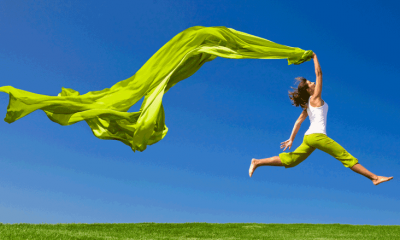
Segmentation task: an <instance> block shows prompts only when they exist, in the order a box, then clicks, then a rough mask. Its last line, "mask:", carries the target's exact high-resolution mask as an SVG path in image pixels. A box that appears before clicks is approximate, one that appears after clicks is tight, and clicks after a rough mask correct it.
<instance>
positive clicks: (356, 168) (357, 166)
mask: <svg viewBox="0 0 400 240" xmlns="http://www.w3.org/2000/svg"><path fill="white" fill-rule="evenodd" d="M350 169H351V170H353V171H354V172H356V173H359V174H361V175H364V176H365V177H367V178H369V179H371V180H372V183H373V184H375V185H378V184H379V183H382V182H386V181H389V180H392V179H393V177H383V176H377V175H375V174H373V173H372V172H370V171H368V170H367V169H366V168H365V167H363V166H362V165H361V164H359V163H356V164H355V165H354V166H353V167H351V168H350Z"/></svg>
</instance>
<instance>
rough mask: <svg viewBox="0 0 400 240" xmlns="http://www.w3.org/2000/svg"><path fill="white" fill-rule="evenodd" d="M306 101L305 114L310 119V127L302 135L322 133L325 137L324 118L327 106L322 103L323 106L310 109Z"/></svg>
mask: <svg viewBox="0 0 400 240" xmlns="http://www.w3.org/2000/svg"><path fill="white" fill-rule="evenodd" d="M310 99H311V97H310V98H309V99H308V104H307V113H308V116H309V118H310V123H311V124H310V127H309V128H308V130H307V132H306V133H305V134H304V135H309V134H312V133H323V134H325V135H326V118H327V116H328V104H327V103H326V102H325V101H324V104H323V105H322V106H320V107H312V106H311V104H310Z"/></svg>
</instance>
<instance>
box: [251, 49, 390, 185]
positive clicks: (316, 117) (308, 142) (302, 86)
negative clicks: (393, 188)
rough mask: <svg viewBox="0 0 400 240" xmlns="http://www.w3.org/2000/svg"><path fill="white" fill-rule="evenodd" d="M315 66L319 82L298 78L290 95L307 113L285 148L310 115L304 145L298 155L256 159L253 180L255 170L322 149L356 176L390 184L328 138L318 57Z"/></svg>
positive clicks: (300, 158) (285, 163)
mask: <svg viewBox="0 0 400 240" xmlns="http://www.w3.org/2000/svg"><path fill="white" fill-rule="evenodd" d="M312 58H313V60H314V65H315V74H316V75H317V80H316V83H312V82H310V81H308V80H307V79H305V78H303V77H299V78H296V79H297V80H298V81H300V83H299V86H298V88H297V89H296V90H295V91H293V92H289V97H290V99H291V100H293V102H294V104H293V105H295V106H296V107H298V106H299V105H300V106H301V107H302V108H303V112H302V113H301V114H300V117H299V118H298V119H297V121H296V123H295V125H294V128H293V131H292V135H291V136H290V138H289V140H286V141H285V142H282V143H281V144H282V145H281V148H283V147H284V148H285V149H284V150H283V151H285V150H286V148H288V147H289V150H290V148H291V147H292V143H293V140H294V138H295V136H296V134H297V132H298V131H299V129H300V125H301V123H302V122H303V121H304V120H305V119H306V118H307V116H310V122H311V125H310V127H309V129H308V130H307V132H306V133H305V135H304V139H303V143H302V144H301V145H300V146H299V147H298V148H297V149H296V150H295V151H294V152H287V153H286V152H285V153H280V154H279V156H274V157H271V158H265V159H254V158H253V159H252V161H251V164H250V169H249V175H250V177H251V176H252V175H253V172H254V170H256V168H257V167H259V166H284V167H285V168H290V167H294V166H296V165H298V164H299V163H301V162H302V161H304V160H305V159H306V158H307V157H308V156H310V154H311V153H312V152H313V151H314V150H315V149H317V148H318V149H319V150H322V151H324V152H326V153H328V154H330V155H331V156H333V157H334V158H336V159H337V160H339V161H341V162H342V164H343V165H344V166H345V167H348V168H350V169H351V170H353V171H354V172H356V173H359V174H361V175H364V176H365V177H367V178H369V179H371V180H372V182H373V184H375V185H378V184H380V183H382V182H386V181H389V180H391V179H393V177H383V176H377V175H375V174H373V173H371V172H370V171H368V170H367V169H365V168H364V167H363V166H362V165H361V164H359V163H358V160H357V159H356V158H355V157H353V156H352V155H351V154H350V153H348V152H347V151H346V150H345V149H344V148H343V147H342V146H340V145H339V144H338V143H336V142H335V141H333V140H332V139H331V138H329V137H328V136H327V135H326V119H327V113H328V104H327V103H326V102H325V101H324V100H322V98H321V91H322V71H321V67H320V65H319V62H318V58H317V55H316V54H315V53H314V54H313V57H312Z"/></svg>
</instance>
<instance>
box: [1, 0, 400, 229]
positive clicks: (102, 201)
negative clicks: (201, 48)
mask: <svg viewBox="0 0 400 240" xmlns="http://www.w3.org/2000/svg"><path fill="white" fill-rule="evenodd" d="M399 11H400V6H399V3H398V2H397V1H378V0H377V1H362V2H360V1H348V0H347V1H329V2H328V1H261V0H260V1H240V0H229V1H225V0H223V1H204V0H202V1H197V0H196V1H194V0H190V1H188V0H171V1H165V0H157V1H156V0H153V1H150V0H149V1H100V0H97V1H19V0H18V1H17V0H3V1H2V2H1V4H0V36H1V37H0V72H1V80H0V86H4V85H12V86H14V87H16V88H20V89H23V90H27V91H31V92H35V93H40V94H46V95H53V96H56V95H57V94H58V93H59V92H60V91H61V87H66V88H72V89H75V90H77V91H79V92H80V93H82V94H83V93H86V92H89V91H94V90H102V89H104V88H108V87H111V86H112V85H114V84H115V83H116V82H118V81H121V80H123V79H126V78H128V77H130V76H132V75H134V74H135V72H136V71H137V70H138V69H140V67H141V66H142V65H143V64H144V63H145V62H146V61H147V60H148V59H149V58H150V57H151V56H152V55H153V54H154V53H155V52H156V51H157V50H158V49H159V48H161V47H162V46H163V45H164V44H165V43H166V42H168V41H169V40H170V39H171V38H172V37H174V36H175V35H176V34H178V33H179V32H181V31H183V30H185V29H186V28H189V27H191V26H226V27H229V28H233V29H236V30H238V31H242V32H246V33H249V34H252V35H256V36H259V37H263V38H266V39H268V40H271V41H274V42H276V43H279V44H283V45H288V46H292V47H299V48H302V49H304V50H313V51H314V52H315V53H316V54H317V55H318V58H319V61H320V63H321V67H322V71H323V74H324V75H323V76H324V79H323V81H324V84H323V90H322V98H323V100H324V101H326V102H327V103H328V105H329V112H328V119H327V135H328V136H329V137H331V138H332V139H334V140H335V141H336V142H338V143H339V144H340V145H342V146H343V147H344V148H345V149H346V150H347V151H348V152H349V153H350V154H352V155H353V156H355V157H356V158H358V160H359V162H360V163H361V164H362V165H363V166H365V167H366V168H367V169H369V170H370V171H371V172H373V173H375V174H377V175H383V176H394V179H393V180H392V181H390V182H388V183H383V184H380V185H378V186H374V185H373V184H372V182H371V181H370V180H369V179H367V178H365V177H364V176H362V175H359V174H357V173H355V172H353V171H351V170H350V169H349V168H345V167H344V166H343V165H342V164H341V162H339V161H338V160H336V159H335V158H333V157H332V156H330V155H328V154H326V153H324V152H322V151H319V150H316V151H314V153H313V154H311V155H310V157H309V158H307V159H306V160H305V161H304V162H303V163H301V164H300V165H298V166H296V167H295V168H289V169H285V168H283V167H261V168H258V169H257V170H256V171H255V173H254V175H253V177H252V178H249V176H248V168H249V165H250V161H251V159H252V158H267V157H272V156H277V155H278V154H279V153H281V152H282V149H280V143H281V142H283V141H285V140H287V139H289V137H290V134H291V132H292V129H293V125H294V123H295V121H296V120H297V118H298V117H299V115H300V113H301V108H299V107H298V108H296V107H294V106H293V105H291V102H290V99H289V97H288V91H289V90H291V88H290V86H293V87H296V86H297V85H295V79H294V78H295V77H298V76H304V77H306V78H307V79H309V80H311V81H315V73H314V65H313V62H312V61H310V62H306V63H304V64H301V65H290V66H288V64H287V61H286V60H260V59H224V58H217V59H215V60H213V61H211V62H207V63H206V64H204V66H203V67H202V68H201V69H200V70H199V71H198V72H197V73H195V74H194V75H193V76H191V77H190V78H188V79H186V80H184V81H182V82H180V83H178V84H177V85H175V86H174V87H173V88H172V89H171V90H169V91H168V93H167V94H166V95H164V98H163V105H164V109H165V114H166V125H167V126H168V128H169V132H168V134H167V135H166V136H165V138H164V139H163V140H161V141H160V142H158V143H156V144H154V145H151V146H148V147H147V149H146V150H145V151H144V152H133V151H132V150H131V149H130V147H128V146H126V145H125V144H123V143H121V142H119V141H113V140H100V139H98V138H96V137H95V136H94V135H93V133H92V132H91V129H90V128H89V127H88V126H87V124H86V122H79V123H76V124H74V125H71V126H61V125H58V124H56V123H54V122H52V121H50V120H49V119H48V118H47V116H46V115H45V113H44V112H43V111H41V110H38V111H36V112H33V113H31V114H29V115H28V116H26V117H24V118H22V119H20V120H18V121H16V122H14V123H12V124H8V123H6V122H4V121H1V122H0V132H1V135H0V136H1V137H0V146H1V156H0V196H1V197H0V216H1V217H0V222H3V223H22V222H24V223H72V222H75V223H79V222H81V223H94V222H102V223H106V222H107V223H123V222H124V223H127V222H131V223H136V222H170V223H181V222H210V223H227V222H257V223H343V224H371V225H399V224H400V193H399V189H400V184H399V180H398V179H399V177H400V175H399V172H400V154H399V146H400V127H399V119H400V106H399V102H400V100H399V96H398V95H399V86H400V84H399V81H400V80H399V79H400V78H399V75H400V71H399V68H398V64H399V57H398V56H400V48H399V47H397V46H398V39H399V37H400V34H399V25H400V15H399V14H398V13H399ZM7 104H8V95H7V94H5V93H0V113H1V114H2V115H3V117H5V114H6V109H7ZM140 104H141V101H140V102H138V103H137V104H136V105H134V106H133V107H132V108H131V109H130V111H138V110H139V108H140ZM309 124H310V121H309V118H307V119H306V120H305V121H304V123H303V124H302V126H301V128H300V130H299V132H298V134H297V136H296V138H295V140H294V143H293V146H292V148H291V150H289V149H287V150H286V152H287V151H294V150H295V148H297V147H298V146H299V145H300V144H301V142H302V141H303V136H304V133H305V132H306V130H307V129H308V127H309Z"/></svg>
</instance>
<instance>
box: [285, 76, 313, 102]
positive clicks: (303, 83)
mask: <svg viewBox="0 0 400 240" xmlns="http://www.w3.org/2000/svg"><path fill="white" fill-rule="evenodd" d="M295 79H296V80H297V81H299V82H300V83H299V85H298V86H297V89H296V88H293V87H291V88H292V89H294V91H293V92H291V91H289V98H290V100H292V101H293V103H292V105H295V106H296V107H298V106H301V107H302V108H303V109H306V108H307V105H306V104H307V103H308V99H309V98H310V94H309V93H308V92H307V89H308V85H307V79H305V78H304V77H297V78H295Z"/></svg>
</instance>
